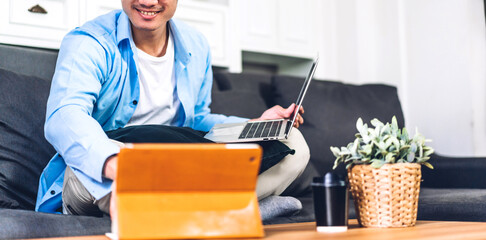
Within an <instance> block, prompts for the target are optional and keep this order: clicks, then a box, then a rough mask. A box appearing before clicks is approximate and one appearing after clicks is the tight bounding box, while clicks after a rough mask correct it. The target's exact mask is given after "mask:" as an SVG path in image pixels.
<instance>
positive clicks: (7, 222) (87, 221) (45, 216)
mask: <svg viewBox="0 0 486 240" xmlns="http://www.w3.org/2000/svg"><path fill="white" fill-rule="evenodd" d="M0 226H1V227H0V239H16V238H17V239H25V238H47V237H67V236H81V235H104V234H105V233H107V232H111V221H110V218H109V217H103V218H96V217H86V216H73V215H61V214H49V213H40V212H34V211H29V210H20V209H0Z"/></svg>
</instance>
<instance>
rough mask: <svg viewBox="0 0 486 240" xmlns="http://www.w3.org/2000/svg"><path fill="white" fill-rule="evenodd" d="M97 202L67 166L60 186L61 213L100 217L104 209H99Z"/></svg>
mask: <svg viewBox="0 0 486 240" xmlns="http://www.w3.org/2000/svg"><path fill="white" fill-rule="evenodd" d="M98 202H99V201H98V200H96V199H95V198H94V197H93V196H92V195H91V194H90V193H89V192H88V190H86V188H85V187H84V186H83V184H82V183H81V182H80V181H79V180H78V178H77V177H76V175H74V173H73V172H72V170H71V169H70V168H69V167H67V168H66V171H65V174H64V183H63V188H62V207H63V213H65V214H71V215H86V216H97V217H100V216H103V212H104V211H101V210H100V207H99V206H98ZM108 202H109V201H108Z"/></svg>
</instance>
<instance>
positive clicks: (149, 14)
mask: <svg viewBox="0 0 486 240" xmlns="http://www.w3.org/2000/svg"><path fill="white" fill-rule="evenodd" d="M135 9H136V10H137V11H138V12H139V13H141V14H142V15H145V16H155V15H157V14H158V13H160V12H162V10H159V11H143V10H140V9H137V8H135Z"/></svg>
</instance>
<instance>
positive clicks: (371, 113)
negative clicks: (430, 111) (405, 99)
mask: <svg viewBox="0 0 486 240" xmlns="http://www.w3.org/2000/svg"><path fill="white" fill-rule="evenodd" d="M303 81H304V79H303V78H297V77H288V76H275V77H274V79H273V81H272V88H273V90H274V95H275V102H276V103H277V104H280V105H282V106H288V105H290V104H291V103H293V102H295V101H296V99H297V96H298V94H299V90H300V88H301V86H302V84H303ZM303 106H304V109H305V114H304V120H305V121H304V124H303V125H302V126H301V127H300V130H301V132H302V134H303V135H304V137H305V138H306V140H307V143H308V145H309V148H310V153H311V162H312V164H309V165H308V168H313V167H315V170H316V171H314V170H312V171H310V170H307V173H314V174H315V173H316V172H317V173H318V174H319V175H324V174H325V173H326V172H329V171H331V170H332V166H333V163H334V160H335V158H334V156H333V155H332V152H331V151H330V150H329V148H330V146H346V145H347V144H348V143H349V142H351V141H353V140H354V138H355V136H354V135H355V133H356V132H357V130H356V120H357V119H358V118H359V117H361V118H363V120H364V121H365V122H369V121H370V120H371V119H373V118H378V119H380V120H381V121H383V122H389V121H391V119H392V117H393V116H394V115H396V116H397V119H398V123H399V125H400V126H403V125H404V120H403V114H402V109H401V106H400V101H399V99H398V94H397V90H396V88H395V87H392V86H386V85H382V84H367V85H359V86H358V85H351V84H343V83H338V82H330V81H319V80H314V81H313V82H311V84H310V86H309V89H308V91H307V95H306V96H305V99H304V102H303ZM338 171H339V172H340V173H341V174H344V168H343V167H341V168H339V170H338ZM312 177H314V176H310V175H308V174H303V175H302V176H301V177H300V178H299V179H298V180H297V182H295V183H294V184H293V189H292V190H293V192H289V191H286V194H291V195H298V194H301V193H302V192H305V191H309V190H310V185H309V183H310V181H311V180H310V179H309V178H312ZM299 184H300V186H299ZM296 186H299V187H296Z"/></svg>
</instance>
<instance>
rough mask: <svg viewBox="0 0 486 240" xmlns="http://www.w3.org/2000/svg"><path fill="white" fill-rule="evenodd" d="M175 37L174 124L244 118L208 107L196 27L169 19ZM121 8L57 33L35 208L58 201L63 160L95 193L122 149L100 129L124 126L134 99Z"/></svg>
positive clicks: (208, 82)
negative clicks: (46, 156) (47, 149)
mask: <svg viewBox="0 0 486 240" xmlns="http://www.w3.org/2000/svg"><path fill="white" fill-rule="evenodd" d="M169 26H170V31H171V33H172V35H173V37H174V50H175V57H174V61H175V62H174V71H175V75H176V88H177V93H178V97H179V99H180V101H181V104H182V108H181V111H183V112H181V113H182V115H183V118H181V122H179V123H177V125H178V126H185V127H191V128H193V129H196V130H200V131H208V130H209V129H210V128H211V127H212V126H213V125H214V124H216V123H227V122H242V121H246V119H243V118H238V117H227V116H224V115H220V114H211V113H210V109H209V105H210V103H211V88H212V81H213V76H212V70H211V56H210V50H209V45H208V43H207V41H206V39H205V38H204V37H203V36H202V35H201V34H200V33H199V32H197V31H195V30H193V29H192V28H190V27H189V26H187V25H186V24H184V23H182V22H179V21H177V20H170V21H169ZM130 29H131V28H130V22H129V19H128V17H127V15H126V14H125V13H124V12H123V11H121V10H116V11H113V12H111V13H108V14H106V15H103V16H100V17H98V18H96V19H94V20H92V21H90V22H87V23H86V24H84V25H83V26H81V27H79V28H76V29H74V30H72V31H71V32H70V33H68V34H67V35H66V37H65V38H64V39H63V41H62V44H61V48H60V51H59V57H58V59H57V64H56V71H55V74H54V77H53V79H52V85H51V93H50V96H49V100H48V103H47V113H46V122H45V135H46V138H47V140H48V141H49V142H50V143H51V144H52V145H53V146H54V148H55V149H56V151H57V154H56V155H55V156H54V157H53V158H52V159H51V161H50V162H49V164H48V165H47V166H46V168H45V169H44V171H43V173H42V175H41V177H40V182H39V190H38V194H37V203H36V211H42V212H55V211H56V210H57V209H59V207H61V201H62V199H61V192H62V184H63V180H64V170H65V168H66V165H67V166H70V167H71V168H72V169H73V172H74V173H75V174H76V176H77V177H78V178H79V180H80V181H81V182H82V183H83V185H84V186H85V187H86V189H87V190H88V191H89V192H90V193H91V194H92V195H93V196H94V197H95V198H96V199H100V198H102V197H103V196H105V195H106V194H108V193H109V192H110V191H111V183H112V181H111V180H109V179H106V178H103V177H102V170H103V164H104V162H105V160H106V159H107V158H108V157H109V156H112V155H114V154H117V153H118V152H119V151H120V149H119V147H118V146H116V145H115V144H114V143H112V142H110V140H109V139H108V137H107V136H106V134H105V131H109V130H115V129H118V128H122V127H123V126H125V125H126V124H127V123H128V121H129V120H130V118H131V117H132V115H133V113H134V111H135V108H136V104H137V102H138V99H139V96H140V95H139V79H138V74H137V59H138V58H137V56H136V51H135V49H136V47H135V44H134V42H133V39H132V35H131V30H130Z"/></svg>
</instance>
